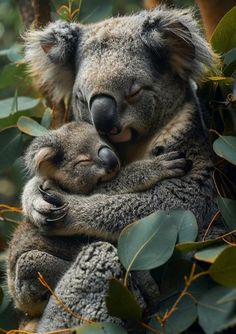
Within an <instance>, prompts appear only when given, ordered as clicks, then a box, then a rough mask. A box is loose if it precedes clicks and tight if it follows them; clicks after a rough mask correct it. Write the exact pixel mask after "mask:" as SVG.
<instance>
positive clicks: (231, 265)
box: [209, 247, 236, 288]
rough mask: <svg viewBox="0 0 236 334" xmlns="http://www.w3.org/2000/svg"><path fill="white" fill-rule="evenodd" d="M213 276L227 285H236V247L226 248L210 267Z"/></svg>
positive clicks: (220, 282) (218, 281) (216, 280)
mask: <svg viewBox="0 0 236 334" xmlns="http://www.w3.org/2000/svg"><path fill="white" fill-rule="evenodd" d="M209 274H210V276H211V278H212V279H213V280H214V281H215V282H217V283H219V284H221V285H224V286H226V287H229V288H231V287H232V288H234V287H236V247H228V248H226V249H225V250H224V251H223V252H222V253H221V254H220V255H219V256H218V257H217V259H216V261H215V262H214V263H213V264H212V265H211V267H210V269H209Z"/></svg>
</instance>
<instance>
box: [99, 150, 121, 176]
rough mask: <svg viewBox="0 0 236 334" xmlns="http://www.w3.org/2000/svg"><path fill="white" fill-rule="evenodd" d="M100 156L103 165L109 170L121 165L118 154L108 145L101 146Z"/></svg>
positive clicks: (111, 170)
mask: <svg viewBox="0 0 236 334" xmlns="http://www.w3.org/2000/svg"><path fill="white" fill-rule="evenodd" d="M98 157H99V160H100V162H101V164H102V167H104V168H105V169H106V171H107V172H113V171H114V170H116V169H117V168H119V166H120V162H119V159H118V157H117V156H116V154H115V153H114V152H113V151H112V150H111V149H110V148H109V147H107V146H104V147H102V148H100V150H99V151H98Z"/></svg>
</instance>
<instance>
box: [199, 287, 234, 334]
mask: <svg viewBox="0 0 236 334" xmlns="http://www.w3.org/2000/svg"><path fill="white" fill-rule="evenodd" d="M230 291H231V290H230V289H228V288H225V287H222V286H216V287H214V288H212V289H210V290H209V291H208V292H206V294H205V295H204V296H203V297H202V298H201V299H200V301H199V303H198V317H199V324H200V326H201V327H202V328H203V330H204V332H205V333H206V334H214V333H218V332H220V331H221V330H223V329H226V328H227V326H229V323H230V319H232V318H234V301H229V302H228V303H224V304H223V303H220V302H219V301H220V300H222V298H224V297H225V296H227V295H228V294H229V292H230Z"/></svg>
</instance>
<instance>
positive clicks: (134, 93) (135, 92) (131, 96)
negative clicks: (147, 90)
mask: <svg viewBox="0 0 236 334" xmlns="http://www.w3.org/2000/svg"><path fill="white" fill-rule="evenodd" d="M142 91H143V87H138V88H137V89H135V90H132V91H131V92H130V94H129V95H128V96H127V97H126V99H127V100H128V101H129V100H132V99H134V98H136V97H138V96H139V95H140V93H141V92H142Z"/></svg>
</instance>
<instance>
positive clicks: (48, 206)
mask: <svg viewBox="0 0 236 334" xmlns="http://www.w3.org/2000/svg"><path fill="white" fill-rule="evenodd" d="M68 207H69V205H68V203H67V202H66V200H65V198H64V195H63V193H62V191H60V189H58V188H57V187H56V186H55V185H54V184H53V183H52V182H49V181H44V180H43V179H36V178H35V179H33V181H32V180H30V181H29V183H28V184H27V185H26V187H25V190H24V193H23V210H24V213H25V215H26V216H27V217H29V219H30V220H31V221H32V223H33V224H34V225H35V226H37V227H38V228H39V230H40V232H41V233H44V232H45V233H48V232H50V230H51V229H52V228H53V227H55V226H54V225H55V224H57V223H60V222H61V221H62V220H64V219H65V217H66V216H67V213H68Z"/></svg>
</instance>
